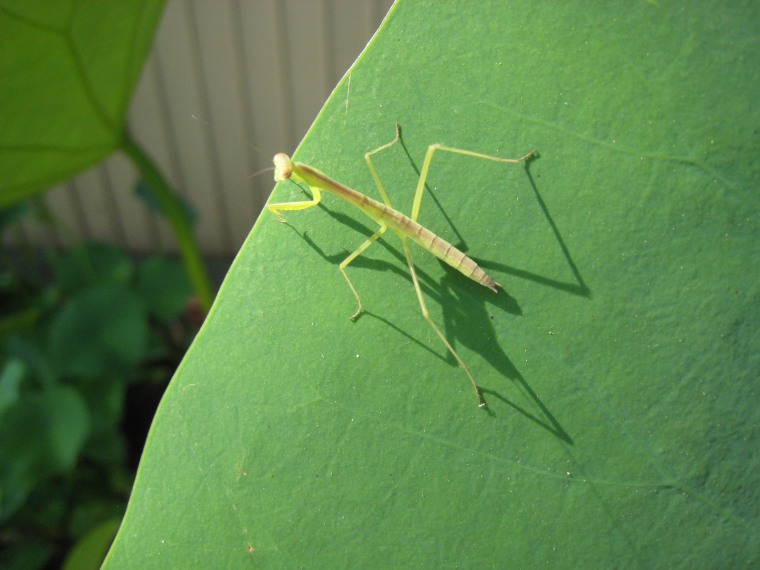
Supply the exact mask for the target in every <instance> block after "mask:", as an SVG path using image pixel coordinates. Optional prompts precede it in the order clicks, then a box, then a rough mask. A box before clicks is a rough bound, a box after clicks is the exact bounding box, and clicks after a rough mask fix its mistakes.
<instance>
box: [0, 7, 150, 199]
mask: <svg viewBox="0 0 760 570" xmlns="http://www.w3.org/2000/svg"><path fill="white" fill-rule="evenodd" d="M163 6H164V2H163V0H136V1H131V2H109V3H107V4H104V3H99V2H94V1H93V0H63V1H60V2H50V1H46V0H25V1H24V2H18V1H14V0H0V36H1V37H2V39H1V40H0V205H6V204H11V203H13V202H16V201H18V200H21V199H23V198H26V197H27V196H28V195H30V194H32V193H35V192H39V191H41V190H44V189H45V188H47V187H49V186H51V185H52V184H55V183H56V182H60V181H61V180H65V179H66V178H69V177H70V176H73V175H74V174H76V173H77V172H79V171H80V170H83V169H84V168H87V167H89V166H92V165H93V164H95V163H97V162H99V161H100V160H102V159H104V158H105V157H107V156H108V155H109V154H111V153H112V152H113V151H114V150H115V149H116V148H117V147H118V146H119V144H120V142H121V137H122V131H123V128H124V116H125V114H126V112H127V108H128V106H129V102H130V100H131V98H132V92H133V91H134V88H135V85H136V83H137V80H138V79H139V77H140V71H141V70H142V64H143V61H144V59H145V56H146V55H147V53H148V50H149V49H150V46H151V41H152V39H153V32H154V30H155V28H156V26H157V24H158V20H159V18H160V16H161V11H162V9H163Z"/></svg>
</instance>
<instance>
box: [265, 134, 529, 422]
mask: <svg viewBox="0 0 760 570" xmlns="http://www.w3.org/2000/svg"><path fill="white" fill-rule="evenodd" d="M400 138H401V128H400V126H399V125H396V136H395V137H394V138H393V140H392V141H390V142H389V143H386V144H384V145H382V146H380V147H378V148H376V149H375V150H373V151H370V152H368V153H366V154H365V155H364V160H365V161H366V162H367V166H368V167H369V170H370V172H371V174H372V178H373V179H374V181H375V185H376V186H377V189H378V190H379V191H380V195H381V196H382V199H383V202H382V203H381V202H378V201H377V200H373V199H372V198H370V197H369V196H367V195H365V194H362V193H361V192H358V191H356V190H353V189H352V188H349V187H347V186H345V185H343V184H341V183H340V182H337V181H336V180H333V179H332V178H330V177H328V176H327V175H326V174H324V173H322V172H320V171H319V170H317V169H316V168H313V167H311V166H308V165H306V164H303V163H300V162H293V161H292V160H291V159H290V157H289V156H288V155H287V154H284V153H279V154H277V155H275V157H274V179H275V181H276V182H282V181H285V180H292V181H295V182H302V183H304V184H306V185H307V186H308V187H309V188H310V189H311V191H312V199H311V200H302V201H298V202H280V203H275V204H268V205H267V206H266V208H267V210H268V211H270V212H271V213H272V214H274V215H275V216H276V217H277V219H278V220H280V221H281V222H284V221H285V217H284V216H283V214H282V212H284V211H293V210H305V209H307V208H311V207H313V206H316V205H317V204H319V202H320V200H321V199H322V194H321V191H323V190H324V191H326V192H330V193H331V194H334V195H336V196H338V197H339V198H342V199H343V200H345V201H346V202H348V203H350V204H352V205H354V206H356V207H357V208H359V209H360V210H361V211H362V212H364V213H365V214H366V215H367V216H369V217H370V218H372V219H373V220H374V221H375V222H376V223H377V224H378V225H379V226H380V229H378V230H377V231H376V232H375V233H374V234H372V235H371V236H370V237H369V238H368V239H367V240H366V241H365V242H364V243H363V244H361V245H360V246H359V247H358V248H357V249H356V250H355V251H354V252H353V253H352V254H351V255H349V256H348V257H346V259H344V260H343V261H342V262H341V263H340V265H339V266H338V269H339V270H340V272H341V274H342V275H343V277H344V278H345V280H346V283H348V286H349V288H350V289H351V292H352V293H353V295H354V297H355V298H356V304H357V309H356V312H355V313H354V314H353V315H351V317H350V319H351V320H352V321H354V320H356V318H357V317H358V316H359V315H360V314H361V313H362V311H363V307H362V300H361V298H360V297H359V293H357V292H356V288H355V287H354V285H353V283H351V279H349V277H348V274H347V273H346V267H348V265H349V264H350V263H351V262H352V261H353V260H354V259H356V258H357V257H359V256H360V255H361V254H362V253H364V251H365V250H366V249H367V248H368V247H369V246H370V245H372V244H373V243H374V242H375V241H377V240H378V239H379V238H380V236H382V235H383V234H384V233H385V232H386V231H387V230H388V228H390V229H391V230H393V231H394V232H395V233H396V235H397V236H398V237H399V239H400V240H401V245H402V246H403V250H404V255H405V257H406V262H407V265H408V266H409V273H410V274H411V277H412V283H413V284H414V290H415V292H416V293H417V300H418V301H419V304H420V309H421V310H422V316H423V317H424V319H425V320H426V321H427V322H428V324H429V325H430V326H431V328H432V329H433V331H435V334H436V335H437V336H438V338H440V339H441V342H443V344H444V346H446V348H447V349H448V351H449V352H450V353H451V354H452V355H453V356H454V358H455V359H456V361H457V363H458V364H459V366H460V368H462V370H464V372H465V374H466V375H467V378H468V379H469V380H470V382H471V383H472V387H473V389H474V390H475V395H476V396H477V399H478V407H480V408H485V407H486V402H485V400H484V399H483V395H482V394H481V392H480V388H478V385H477V383H476V382H475V378H473V376H472V373H471V372H470V369H469V368H468V367H467V365H466V364H465V363H464V361H463V360H462V358H461V357H460V356H459V354H458V353H457V351H456V350H454V347H453V346H451V344H450V343H449V341H448V340H447V339H446V337H445V336H444V335H443V333H442V332H441V331H440V329H439V328H438V326H437V325H436V324H435V322H434V321H433V319H432V318H431V317H430V311H428V308H427V305H426V304H425V298H424V297H423V295H422V289H421V288H420V284H419V281H418V279H417V272H416V270H415V268H414V262H413V261H412V252H411V250H410V249H409V240H412V241H414V242H415V243H417V244H419V245H420V246H421V247H422V248H424V249H426V250H427V251H429V252H430V253H432V254H433V255H435V256H436V257H437V258H438V259H440V260H441V261H443V262H445V263H448V264H449V265H450V266H451V267H453V268H454V269H456V270H458V271H459V272H460V273H462V274H463V275H464V276H465V277H469V278H470V279H472V280H473V281H475V282H477V283H480V284H481V285H483V286H485V287H488V288H489V289H490V290H491V291H493V292H494V293H497V292H498V290H497V287H501V285H500V284H499V283H497V282H496V280H495V279H493V278H492V277H491V276H489V275H488V274H487V273H486V272H485V271H483V270H482V269H481V268H480V267H478V264H477V263H475V261H473V260H472V259H470V258H469V257H467V256H466V255H465V254H464V253H462V252H461V251H460V250H458V249H457V248H456V247H454V246H453V245H452V244H450V243H448V242H447V241H445V240H444V239H442V238H440V237H439V236H437V235H435V234H434V233H433V232H432V231H430V230H429V229H427V228H425V227H424V226H422V225H421V224H419V223H418V222H417V218H418V216H419V213H420V206H421V204H422V196H423V194H424V193H425V182H426V180H427V176H428V172H429V170H430V163H431V161H432V160H433V155H434V154H435V153H436V152H437V151H444V152H451V153H454V154H461V155H464V156H469V157H474V158H482V159H485V160H492V161H495V162H509V163H513V164H516V163H520V162H525V161H527V160H529V159H530V158H532V157H534V156H536V155H537V151H536V150H532V151H531V152H529V153H528V154H526V155H525V156H523V157H521V158H500V157H498V156H490V155H487V154H481V153H479V152H472V151H469V150H464V149H460V148H454V147H449V146H444V145H442V144H432V145H430V146H429V147H428V149H427V153H426V154H425V159H424V161H423V163H422V170H421V171H420V178H419V181H418V182H417V190H416V191H415V194H414V202H413V203H412V214H411V216H406V215H404V214H402V213H401V212H399V211H398V210H395V209H394V208H393V207H392V206H391V202H390V200H389V199H388V194H387V193H386V192H385V188H383V184H382V182H381V181H380V177H379V176H378V174H377V170H375V166H374V164H373V163H372V157H373V156H374V155H376V154H377V153H379V152H382V151H384V150H386V149H388V148H390V147H391V146H393V145H394V144H396V143H397V142H399V140H400Z"/></svg>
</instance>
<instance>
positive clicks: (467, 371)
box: [401, 237, 486, 408]
mask: <svg viewBox="0 0 760 570" xmlns="http://www.w3.org/2000/svg"><path fill="white" fill-rule="evenodd" d="M401 242H402V243H403V244H404V254H405V255H406V262H407V264H408V265H409V272H410V273H411V275H412V282H413V283H414V290H415V292H416V293H417V300H418V301H419V303H420V309H422V316H423V317H424V318H425V320H426V321H427V322H428V324H429V325H430V326H431V327H432V328H433V330H434V331H435V334H437V335H438V338H440V339H441V342H443V344H444V346H446V348H447V349H448V351H449V352H450V353H451V354H452V355H453V356H454V358H455V359H456V361H457V363H458V364H459V366H460V367H461V368H462V370H464V373H465V374H467V378H469V379H470V382H471V383H472V387H473V389H474V390H475V396H477V398H478V407H479V408H485V407H486V402H485V400H484V399H483V396H482V394H481V393H480V388H478V385H477V384H476V383H475V378H473V377H472V374H471V373H470V369H469V368H467V365H466V364H465V363H464V361H463V360H462V358H461V357H460V356H459V354H457V351H456V350H454V347H453V346H451V343H449V341H448V340H446V337H445V336H443V333H442V332H441V330H440V329H439V328H438V326H436V324H435V323H434V322H433V319H432V318H430V311H428V308H427V305H426V304H425V298H424V297H423V296H422V289H420V284H419V281H418V280H417V272H416V271H415V269H414V262H413V261H412V252H411V250H410V249H409V242H408V241H407V239H406V238H405V237H401Z"/></svg>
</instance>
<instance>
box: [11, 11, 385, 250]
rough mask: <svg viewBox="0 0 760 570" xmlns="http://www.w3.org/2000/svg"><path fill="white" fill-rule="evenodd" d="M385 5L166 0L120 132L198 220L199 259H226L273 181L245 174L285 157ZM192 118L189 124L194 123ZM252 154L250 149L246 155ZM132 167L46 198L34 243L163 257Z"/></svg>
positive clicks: (117, 165) (101, 170)
mask: <svg viewBox="0 0 760 570" xmlns="http://www.w3.org/2000/svg"><path fill="white" fill-rule="evenodd" d="M391 4H392V0H214V1H213V2H211V1H208V0H170V1H169V2H168V3H167V6H166V11H165V13H164V16H163V19H162V22H161V25H160V28H159V30H158V34H157V37H156V40H155V44H154V47H153V51H152V53H151V55H150V57H149V59H148V61H147V64H146V66H145V69H144V71H143V76H142V79H141V81H140V84H139V87H138V89H137V92H136V95H135V97H134V100H133V103H132V107H131V110H130V113H129V119H128V123H129V127H130V129H131V131H132V134H133V136H134V138H135V139H136V140H137V141H138V142H139V143H140V144H142V145H143V146H144V147H145V149H146V150H147V151H148V153H149V154H150V155H151V156H152V157H153V159H154V160H155V161H156V162H157V163H158V164H159V166H160V167H161V168H162V170H163V172H164V174H165V175H166V176H167V178H168V179H169V181H170V182H171V184H172V185H173V187H174V188H175V189H176V191H177V192H179V193H180V194H182V195H183V196H184V197H185V198H186V199H187V200H188V201H189V202H190V203H191V204H192V205H193V206H194V207H195V208H196V210H197V212H198V213H199V220H198V224H197V226H196V231H197V235H198V239H199V242H200V245H201V248H202V249H203V251H204V253H206V254H207V255H212V256H231V255H234V253H235V252H236V251H237V250H238V248H239V247H240V246H241V244H242V243H243V240H244V239H245V237H246V236H247V234H248V232H249V231H250V228H251V226H252V225H253V223H254V221H255V220H256V217H257V215H258V212H259V211H260V209H261V207H262V205H263V203H264V202H265V200H266V198H267V196H268V194H269V192H270V191H271V189H272V186H273V183H272V181H271V176H267V175H262V176H259V177H256V178H254V179H251V175H252V174H253V173H255V172H257V171H259V170H261V169H262V168H265V167H267V166H269V164H270V161H271V157H272V155H273V154H274V153H275V152H277V151H285V152H291V151H292V150H293V149H294V148H295V146H296V145H297V144H298V142H299V141H300V139H301V138H302V137H303V135H304V134H305V132H306V130H307V128H308V127H309V125H310V124H311V122H312V121H313V120H314V118H315V116H316V114H317V112H318V111H319V109H320V108H321V107H322V105H323V103H324V102H325V100H326V98H327V96H328V95H329V94H330V92H331V90H332V88H333V87H334V86H335V84H336V83H337V82H338V81H339V80H340V78H341V77H342V76H343V74H344V73H345V72H346V70H347V69H348V68H349V66H350V65H351V63H352V62H353V61H354V60H355V59H356V57H357V56H358V55H359V53H361V50H362V49H363V48H364V46H365V45H366V43H367V41H368V40H369V39H370V37H371V36H372V34H373V33H374V32H375V30H376V29H377V27H378V26H379V24H380V22H381V21H382V19H383V17H384V15H385V14H386V12H387V11H388V9H389V8H390V6H391ZM194 117H195V118H194ZM251 145H255V146H256V147H257V148H258V149H260V151H256V150H254V149H253V148H251ZM136 181H137V174H136V171H135V170H134V169H133V168H132V166H131V163H129V161H128V160H127V159H126V158H125V157H124V156H121V155H120V154H116V155H114V156H113V157H111V158H109V159H108V160H107V161H105V162H104V163H103V164H100V165H98V166H96V167H94V168H92V169H90V170H88V171H87V172H84V173H82V174H81V175H79V176H77V177H76V178H75V179H73V180H70V181H68V182H66V183H64V184H62V185H61V186H60V187H57V188H54V189H52V190H51V191H50V192H49V193H48V194H47V199H48V205H49V207H50V209H51V211H52V212H53V213H54V215H55V217H56V219H57V221H58V222H59V223H58V224H57V226H56V229H50V228H45V227H42V226H39V225H36V224H34V223H32V222H30V223H27V224H26V225H25V226H24V228H23V231H24V234H25V237H26V238H27V239H31V240H32V241H34V242H36V243H45V244H51V245H71V244H73V243H76V242H78V241H82V240H90V239H96V240H101V241H106V242H110V243H115V244H118V245H119V246H121V247H124V248H126V249H128V250H130V251H133V252H152V251H173V250H174V243H173V240H172V237H171V233H170V232H169V231H168V230H167V228H166V225H165V223H164V222H163V221H161V220H160V219H158V218H157V217H156V216H154V215H152V214H150V212H149V210H148V208H147V207H146V205H145V204H144V203H143V202H142V201H140V200H139V199H137V198H136V197H135V194H134V185H135V183H136Z"/></svg>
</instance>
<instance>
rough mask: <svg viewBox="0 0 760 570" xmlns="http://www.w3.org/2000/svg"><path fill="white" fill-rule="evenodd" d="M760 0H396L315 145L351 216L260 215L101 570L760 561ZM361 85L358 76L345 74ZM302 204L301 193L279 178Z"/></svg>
mask: <svg viewBox="0 0 760 570" xmlns="http://www.w3.org/2000/svg"><path fill="white" fill-rule="evenodd" d="M758 21H760V12H758V4H757V2H750V1H744V2H733V3H732V4H731V6H730V7H725V8H722V9H720V10H716V9H715V7H714V6H712V5H710V4H707V3H691V4H686V5H684V4H683V3H670V2H659V3H657V2H635V3H632V2H624V3H623V2H620V3H609V2H607V3H595V4H593V5H591V4H589V3H587V2H552V3H541V2H529V1H517V2H509V3H505V2H501V1H496V2H472V1H465V0H462V1H460V2H440V1H436V2H433V1H421V0H416V1H412V0H406V1H403V0H402V1H401V2H399V3H398V4H397V5H396V7H395V8H394V10H393V12H392V13H391V15H390V16H389V18H388V19H387V20H386V22H385V24H384V26H383V27H382V29H381V30H380V32H379V33H378V34H377V36H376V37H375V39H374V41H373V43H372V44H371V45H370V46H369V48H368V49H367V50H366V52H365V53H364V54H363V55H362V56H361V57H360V59H359V60H358V61H357V63H356V64H355V66H354V67H353V68H352V70H351V74H350V76H349V77H346V78H345V79H344V80H343V81H342V82H341V83H340V85H339V86H338V87H337V89H336V91H335V92H334V93H333V95H332V97H331V98H330V100H329V101H328V103H327V105H326V106H325V108H324V109H323V111H322V112H321V114H320V116H319V117H318V119H317V121H316V122H315V124H314V127H313V128H312V130H311V131H310V133H309V134H308V136H307V137H306V138H305V139H304V141H303V144H302V145H301V147H300V148H299V150H298V152H297V153H296V155H297V159H299V160H301V161H303V162H306V163H308V164H312V165H314V166H316V167H318V168H320V169H321V170H323V171H324V172H326V173H328V174H329V175H331V176H332V177H334V178H336V179H337V180H340V181H342V182H344V183H346V184H348V185H350V186H352V187H355V188H357V189H360V190H362V191H364V192H367V193H369V194H372V195H376V192H375V190H374V188H373V184H372V180H371V177H370V175H369V173H368V172H367V169H366V167H365V164H364V162H363V160H362V154H363V152H365V151H368V150H371V149H373V148H375V147H377V146H379V145H380V144H382V143H385V142H387V141H389V140H390V139H391V138H392V136H393V127H394V124H395V123H397V122H398V123H401V125H402V127H403V133H404V147H400V146H396V147H394V149H393V150H391V151H389V152H387V153H385V154H384V155H382V156H380V157H378V161H377V165H378V169H379V171H380V175H381V176H382V177H383V179H384V180H385V181H386V188H387V189H388V190H389V191H390V194H391V200H392V201H394V203H395V204H396V205H397V206H398V208H399V209H401V210H403V211H409V208H410V203H411V198H412V194H413V189H414V183H415V178H416V173H415V169H416V168H419V167H420V163H421V160H422V157H423V155H424V152H425V149H426V147H427V145H429V144H431V143H436V142H442V143H446V144H449V145H453V146H457V147H462V148H467V149H472V150H476V151H480V152H485V153H490V154H499V155H502V156H519V155H520V154H522V153H524V152H526V151H528V150H530V149H532V148H534V147H538V148H539V150H540V153H541V158H540V159H538V160H536V161H534V162H533V163H532V164H531V165H530V167H529V168H528V169H527V170H526V169H524V168H522V167H520V166H513V165H504V164H491V163H484V162H482V161H476V160H474V159H468V158H466V157H457V156H451V157H443V156H441V157H437V158H436V160H435V162H434V164H433V167H432V172H431V176H430V179H429V184H430V190H431V192H430V194H429V195H427V196H426V199H425V202H424V203H423V213H422V216H421V221H422V222H423V223H425V224H426V225H427V226H429V227H430V228H431V229H433V230H434V231H436V232H437V233H439V234H440V235H442V237H444V238H446V239H448V240H449V241H452V242H455V243H458V244H463V246H464V247H465V248H466V249H467V251H468V252H469V253H471V254H473V256H474V257H476V258H477V259H478V261H480V262H481V264H482V265H483V266H484V267H485V268H486V269H487V270H488V271H489V272H490V273H492V274H493V276H494V277H495V278H496V279H497V280H498V281H500V282H501V283H503V284H504V291H502V292H500V293H499V294H498V295H494V294H493V293H491V292H489V291H488V290H486V289H484V288H482V287H479V286H478V285H477V284H474V283H471V282H469V281H468V280H466V279H465V278H464V277H462V276H461V275H459V274H457V273H455V272H452V271H449V270H448V269H447V268H446V267H442V266H441V265H440V264H439V263H438V262H437V261H436V260H435V259H434V258H432V257H431V256H430V255H427V254H425V253H424V252H421V251H420V250H419V249H416V250H415V257H416V260H417V263H418V266H419V268H420V276H421V281H422V288H423V291H424V293H425V295H426V297H427V298H428V300H429V304H430V307H431V311H432V313H433V318H434V319H436V321H437V322H439V323H441V324H442V325H444V328H445V331H446V335H447V336H448V338H449V339H450V340H451V341H452V343H453V344H454V345H455V346H456V347H457V348H458V350H459V352H460V354H461V355H462V357H463V358H464V360H465V362H467V363H468V364H469V366H470V367H471V369H472V372H473V374H474V376H475V378H476V379H477V380H478V381H479V382H480V384H481V386H482V387H483V389H484V394H485V397H486V399H487V401H488V404H489V407H490V414H489V413H487V412H484V411H482V410H479V409H478V408H477V406H476V405H475V400H474V398H473V395H472V393H471V387H470V385H469V384H468V382H467V379H466V377H465V376H464V375H463V374H462V372H461V371H460V370H458V369H457V368H456V366H455V364H454V363H453V362H452V361H451V359H450V358H449V357H448V356H447V355H446V352H445V350H444V349H443V347H442V346H441V345H440V343H439V342H438V340H437V339H436V338H435V337H434V336H433V334H432V332H431V331H430V330H429V327H428V326H427V324H426V323H425V322H424V321H423V319H422V318H421V316H420V315H419V307H418V306H417V301H416V299H415V295H414V292H413V288H412V285H411V283H410V280H409V276H408V274H407V271H406V269H405V265H404V262H403V259H402V256H401V254H400V252H399V248H398V241H397V240H395V239H394V236H392V235H388V236H387V239H383V241H382V242H381V243H378V244H376V245H373V246H372V247H371V248H370V249H369V250H368V251H367V252H365V254H364V255H363V256H361V257H360V258H359V259H358V260H357V261H356V263H354V264H352V265H351V266H350V267H349V271H350V272H351V276H352V279H353V282H354V284H355V285H356V287H357V289H358V290H359V292H360V293H361V295H362V298H363V301H364V303H365V306H366V308H367V311H368V312H367V314H365V315H364V316H363V317H362V318H360V319H359V320H358V321H357V322H356V323H352V322H350V321H349V320H348V316H349V315H350V314H351V313H352V312H353V310H354V301H353V298H352V297H351V294H350V292H349V291H348V289H347V287H346V285H345V283H344V281H343V279H342V277H341V276H340V274H339V272H338V270H337V267H336V265H337V263H338V262H339V261H340V260H341V259H343V258H345V256H346V255H347V252H348V251H351V250H353V249H354V248H356V247H357V246H358V245H359V244H360V243H361V242H362V240H363V239H365V238H366V236H369V235H370V234H371V232H372V231H373V230H374V224H373V223H371V221H369V220H367V219H366V218H364V217H362V215H361V213H360V212H358V211H356V210H353V209H352V208H351V207H350V206H348V205H345V204H342V203H340V202H339V201H338V200H337V199H334V198H331V197H327V198H325V200H324V204H323V205H324V208H313V209H310V210H307V211H304V212H292V213H290V214H289V215H288V225H285V224H281V223H278V222H277V221H276V220H274V219H273V217H271V216H264V217H262V219H261V220H259V222H258V223H257V224H256V226H255V228H254V230H253V232H252V234H251V236H250V238H249V240H248V242H247V243H246V244H245V246H244V247H243V249H242V251H241V252H240V254H239V256H238V258H237V260H236V262H235V264H234V266H233V268H232V270H231V271H230V273H229V275H228V277H227V280H226V282H225V284H224V285H223V287H222V290H221V292H220V295H219V297H218V300H217V302H216V304H215V306H214V309H213V310H212V313H211V314H210V316H209V318H208V319H207V321H206V324H205V325H204V328H203V330H202V331H201V333H200V334H199V335H198V337H197V338H196V341H195V342H194V344H193V346H192V347H191V349H190V351H189V353H188V356H187V358H186V360H185V361H184V363H183V365H182V367H181V368H180V369H179V371H178V373H177V375H176V377H175V378H174V380H173V382H172V384H171V385H170V387H169V389H168V391H167V393H166V396H165V399H164V400H163V402H162V406H161V408H160V409H159V412H158V414H157V416H156V418H155V421H154V424H153V427H152V431H151V434H150V437H149V440H148V443H147V446H146V449H145V452H144V455H143V458H142V462H141V467H140V470H139V472H138V476H137V480H136V484H135V488H134V491H133V494H132V497H131V500H130V505H129V508H128V510H127V514H126V516H125V519H124V523H123V525H122V527H121V529H120V531H119V534H118V536H117V539H116V541H115V543H114V546H113V547H112V550H111V553H110V555H109V558H108V559H107V561H106V566H105V567H106V568H107V569H108V570H114V569H117V568H135V567H141V568H235V567H243V566H252V567H255V568H299V567H310V568H312V567H313V568H505V567H514V568H535V567H539V566H553V567H562V568H612V567H625V568H668V567H732V568H734V567H749V566H756V565H757V564H758V562H759V560H760V558H759V557H760V550H759V547H758V545H759V544H760V540H759V538H760V537H758V530H757V529H758V528H760V520H758V513H760V508H758V505H760V495H759V494H758V493H759V492H760V491H759V490H760V481H758V474H759V473H760V464H759V462H760V459H759V458H758V457H759V456H758V454H757V453H756V450H757V448H758V445H759V444H760V441H758V430H757V425H758V423H760V416H758V414H759V413H760V412H759V411H758V406H757V402H758V398H759V397H760V394H759V393H758V382H757V379H758V375H759V373H760V352H759V351H758V350H757V347H758V346H760V326H758V323H760V278H758V277H759V276H758V269H757V268H758V267H760V251H759V250H758V235H760V216H759V215H758V212H760V197H759V195H758V188H760V185H759V184H758V182H759V181H760V163H759V162H758V161H757V156H758V155H760V138H758V136H757V125H758V124H760V116H759V112H758V106H757V104H756V101H757V93H758V91H759V90H760V78H759V77H758V67H757V61H758V60H760V49H759V45H758V39H757V38H758V36H757V33H756V25H757V24H756V23H757V22H758ZM349 78H350V89H349ZM298 195H299V191H298V189H297V188H294V187H293V186H292V185H281V186H280V187H278V188H277V189H276V190H275V199H277V200H284V199H288V198H289V197H291V198H292V197H296V196H298Z"/></svg>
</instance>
